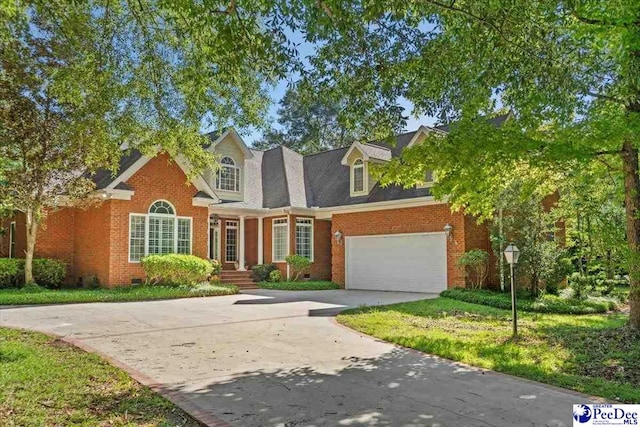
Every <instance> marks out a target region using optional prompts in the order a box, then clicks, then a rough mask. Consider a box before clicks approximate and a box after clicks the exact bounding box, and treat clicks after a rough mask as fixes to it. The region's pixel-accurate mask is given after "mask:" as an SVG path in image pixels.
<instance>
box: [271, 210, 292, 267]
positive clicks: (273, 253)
mask: <svg viewBox="0 0 640 427" xmlns="http://www.w3.org/2000/svg"><path fill="white" fill-rule="evenodd" d="M282 220H285V221H287V222H286V223H285V224H276V221H282ZM276 227H286V228H287V233H286V235H287V250H286V253H285V256H284V259H276V239H275V232H276ZM290 246H291V236H290V234H289V217H286V216H285V217H280V218H273V219H272V220H271V262H287V260H286V258H287V256H288V254H289V253H290V252H291V248H290Z"/></svg>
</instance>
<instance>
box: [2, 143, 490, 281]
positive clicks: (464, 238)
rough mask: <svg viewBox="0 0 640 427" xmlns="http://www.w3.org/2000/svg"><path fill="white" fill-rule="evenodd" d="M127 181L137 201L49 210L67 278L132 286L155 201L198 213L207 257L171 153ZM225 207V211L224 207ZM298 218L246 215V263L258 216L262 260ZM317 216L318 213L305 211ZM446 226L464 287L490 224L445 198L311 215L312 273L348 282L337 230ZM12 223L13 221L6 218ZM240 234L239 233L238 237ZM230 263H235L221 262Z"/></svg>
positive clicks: (20, 219) (205, 217) (198, 248)
mask: <svg viewBox="0 0 640 427" xmlns="http://www.w3.org/2000/svg"><path fill="white" fill-rule="evenodd" d="M126 183H127V184H128V185H129V186H130V187H131V188H133V189H134V192H135V193H134V194H133V196H132V198H131V200H120V199H115V198H114V199H110V200H106V201H104V202H103V203H101V204H99V205H97V206H94V207H90V208H87V209H84V210H83V209H71V208H69V209H62V210H59V211H56V212H53V213H51V214H50V215H49V216H48V217H47V219H46V221H45V223H44V225H43V227H42V229H41V230H40V232H39V234H38V239H37V245H36V256H38V257H51V258H59V259H62V260H64V261H65V262H67V263H68V266H69V267H68V271H69V274H68V276H69V277H68V281H69V282H73V283H77V282H81V281H87V280H93V278H95V279H97V280H98V281H99V282H100V284H102V285H103V286H117V285H129V284H130V283H132V281H135V280H142V279H144V272H143V270H142V268H141V266H140V264H139V263H132V262H129V217H130V214H147V213H148V211H149V207H150V206H151V204H152V203H153V202H155V201H157V200H166V201H168V202H170V203H171V204H172V205H173V206H174V208H175V210H176V214H177V216H179V217H190V218H192V242H191V243H192V253H193V254H194V255H197V256H199V257H202V258H207V257H208V256H209V245H210V242H209V240H210V236H209V227H210V225H209V214H210V212H209V208H208V207H206V206H194V205H193V197H194V194H195V193H196V189H195V187H194V186H193V185H191V184H189V183H188V180H187V177H186V175H185V174H184V172H183V171H182V169H181V168H180V167H179V166H178V165H177V164H176V163H174V162H171V161H170V159H169V158H168V157H167V156H166V155H159V156H157V157H155V158H153V159H151V160H150V161H148V162H147V163H146V164H145V165H144V166H143V167H142V168H141V169H140V170H138V171H137V172H136V173H135V174H133V175H132V176H131V177H130V178H129V179H128V180H127V181H126ZM220 211H221V212H222V211H223V210H222V209H221V210H220ZM297 217H298V216H296V215H293V214H286V213H280V214H274V215H272V216H269V217H261V218H257V217H256V215H253V216H251V215H248V214H247V216H246V218H245V222H244V235H245V241H244V243H245V263H246V265H247V267H249V268H250V267H251V266H253V265H255V264H257V263H258V261H259V255H258V252H259V251H258V244H259V243H258V240H259V239H258V228H259V227H258V224H259V223H258V221H262V225H263V227H262V228H263V247H262V253H263V263H270V262H272V260H273V257H272V224H273V220H274V219H276V218H288V220H289V253H292V254H293V253H295V250H296V241H295V223H296V218H297ZM300 217H305V218H313V216H306V215H300ZM15 220H16V221H17V234H18V239H17V246H16V252H17V255H18V256H23V253H24V235H25V232H24V216H23V215H21V214H18V215H17V216H16V218H15ZM226 220H234V221H238V220H239V218H238V216H232V215H228V214H227V215H222V214H219V227H220V255H221V258H222V259H223V260H224V258H225V237H226V232H225V231H226ZM446 224H450V225H452V226H453V233H452V235H451V238H450V239H449V240H448V242H447V276H448V286H450V287H452V286H459V285H464V282H465V279H464V273H463V272H462V271H460V269H459V268H458V267H457V266H456V261H457V259H458V258H459V257H460V255H461V254H463V253H464V252H465V251H468V250H469V249H473V248H481V249H484V250H487V251H489V252H490V244H489V236H488V231H487V228H486V226H483V225H477V224H476V222H475V220H474V219H473V218H470V217H467V216H465V215H463V214H462V213H452V212H451V211H450V209H449V206H448V205H446V204H430V205H426V206H421V207H412V208H396V209H391V208H390V209H385V210H368V211H366V212H362V211H361V212H353V213H334V214H333V216H332V218H331V219H318V218H313V241H314V248H313V252H314V263H313V267H312V269H311V271H310V277H311V278H312V279H316V280H333V281H334V282H336V283H339V284H342V285H344V280H345V277H344V276H345V268H344V263H345V254H344V239H343V240H342V242H340V243H337V242H336V240H335V239H334V238H333V234H334V233H335V232H336V231H338V230H340V231H341V232H342V233H343V236H345V237H347V236H359V235H377V234H398V233H420V232H442V231H443V228H444V226H445V225H446ZM4 226H5V227H7V226H8V221H6V222H5V223H4ZM239 235H240V233H239V232H238V236H239ZM7 245H8V235H6V236H4V237H3V239H2V246H0V249H2V248H5V249H4V250H5V251H6V248H7V247H8V246H7ZM276 265H277V266H278V268H279V269H280V271H281V272H282V274H283V276H285V277H286V275H287V273H288V272H287V266H286V263H284V262H278V263H276ZM223 267H224V268H225V269H233V268H235V265H234V263H225V264H223Z"/></svg>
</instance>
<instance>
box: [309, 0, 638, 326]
mask: <svg viewBox="0 0 640 427" xmlns="http://www.w3.org/2000/svg"><path fill="white" fill-rule="evenodd" d="M322 6H323V9H324V13H323V14H318V13H317V12H315V11H314V10H312V8H309V9H308V10H307V13H306V14H301V18H300V20H301V22H304V24H301V25H302V26H303V30H304V31H305V32H306V33H307V34H309V36H310V38H311V39H312V40H314V41H316V42H317V43H318V45H319V49H318V52H317V54H316V55H315V57H314V58H312V59H311V61H310V63H311V64H312V67H311V69H310V70H308V71H307V73H305V76H304V78H305V80H306V81H307V82H312V84H308V83H307V84H306V85H305V87H314V90H316V91H323V93H324V96H327V97H333V98H334V99H336V100H340V99H345V98H348V99H349V103H348V110H347V111H345V112H344V115H345V116H346V117H348V118H350V119H351V120H352V121H362V120H365V121H369V122H370V123H371V125H372V126H374V127H375V128H377V129H380V131H381V132H385V131H387V132H388V130H389V129H390V128H392V127H393V123H394V120H395V116H397V112H396V111H394V109H393V108H385V106H397V104H398V100H399V99H400V98H402V97H404V98H406V99H408V100H410V101H411V102H413V104H414V105H415V107H416V110H417V112H418V113H426V114H431V115H440V116H442V117H449V118H451V117H455V118H461V119H462V121H461V123H460V125H459V126H457V127H455V128H453V129H452V130H451V133H450V134H449V135H447V136H446V137H442V138H438V137H435V136H434V138H432V139H431V140H430V141H428V143H427V146H425V147H423V148H417V149H416V150H414V152H412V153H409V154H407V157H408V158H409V159H413V163H412V162H411V161H409V160H405V161H402V162H392V164H391V166H390V168H389V171H388V173H387V182H402V183H407V184H410V183H411V182H415V181H416V180H417V179H419V178H418V177H417V175H418V172H419V170H420V169H421V168H424V165H425V164H427V163H429V167H433V166H436V169H437V168H438V166H439V165H444V167H443V169H444V171H443V172H444V173H443V174H441V176H440V178H441V179H440V183H441V184H440V187H441V188H440V190H438V189H437V188H436V191H439V192H440V194H444V193H445V192H446V193H448V194H450V195H451V196H452V197H453V199H452V200H453V203H454V205H457V206H464V207H465V208H467V209H473V206H471V205H467V204H466V202H465V200H468V199H472V198H473V196H472V195H471V194H472V193H473V192H475V193H478V192H479V191H482V190H483V189H489V188H490V186H491V183H495V181H496V180H499V179H500V176H501V175H500V173H501V171H504V170H510V169H513V167H514V166H515V165H517V164H519V163H521V162H525V163H529V164H531V165H534V166H536V167H540V168H548V169H549V170H551V171H553V170H555V169H556V168H560V169H562V168H563V167H565V166H571V167H576V162H577V163H578V164H580V163H590V162H591V161H592V160H593V159H594V158H595V157H599V156H618V157H619V158H620V159H621V161H622V165H623V171H624V173H623V179H622V181H621V182H620V183H619V185H621V186H624V195H625V207H626V239H627V244H628V247H629V253H630V258H629V272H630V276H631V292H630V304H631V313H630V323H631V325H632V326H633V327H634V328H640V251H639V249H640V248H639V244H640V216H639V209H640V179H639V176H638V144H639V142H640V138H639V136H640V3H638V2H637V1H635V0H616V1H611V2H606V3H603V2H601V1H597V0H559V1H529V0H515V1H513V0H509V1H500V0H499V1H494V2H477V1H471V0H460V1H456V2H449V1H440V0H425V1H391V2H370V3H366V4H362V3H360V2H355V1H347V2H344V1H324V2H322ZM499 103H501V104H502V105H504V106H507V107H509V108H511V109H512V110H513V111H514V116H515V119H514V120H513V121H512V122H511V123H510V124H509V125H508V126H504V127H502V128H500V129H496V128H495V127H492V126H487V125H486V123H483V122H482V121H481V120H474V118H475V117H477V116H478V115H479V114H481V113H489V112H491V111H493V110H494V109H495V107H496V105H498V104H499ZM453 162H456V164H457V166H455V165H453ZM407 165H409V167H407ZM411 166H415V167H414V168H413V169H412V167H411ZM578 167H579V166H578ZM482 179H487V180H488V182H487V183H486V184H480V188H478V183H480V182H481V181H482ZM452 189H455V190H456V191H454V192H451V191H450V190H452ZM476 200H477V197H476ZM480 204H481V205H482V204H483V202H480Z"/></svg>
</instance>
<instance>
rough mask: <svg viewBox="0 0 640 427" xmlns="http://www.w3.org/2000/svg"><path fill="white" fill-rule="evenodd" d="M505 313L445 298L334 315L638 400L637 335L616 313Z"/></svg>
mask: <svg viewBox="0 0 640 427" xmlns="http://www.w3.org/2000/svg"><path fill="white" fill-rule="evenodd" d="M510 319H511V313H510V312H509V311H507V310H502V309H498V308H493V307H486V306H482V305H478V304H470V303H465V302H461V301H455V300H452V299H447V298H442V297H441V298H436V299H432V300H423V301H415V302H409V303H403V304H395V305H389V306H384V307H372V308H360V309H354V310H349V311H346V312H344V313H342V314H340V315H339V316H338V321H339V322H340V323H342V324H344V325H346V326H349V327H351V328H353V329H356V330H358V331H361V332H364V333H366V334H369V335H372V336H374V337H377V338H381V339H384V340H386V341H390V342H393V343H397V344H400V345H402V346H405V347H410V348H414V349H417V350H420V351H424V352H427V353H431V354H435V355H438V356H441V357H445V358H447V359H451V360H455V361H460V362H463V363H467V364H469V365H473V366H478V367H481V368H487V369H493V370H496V371H500V372H505V373H508V374H512V375H516V376H519V377H523V378H527V379H530V380H534V381H540V382H544V383H548V384H553V385H556V386H560V387H565V388H570V389H573V390H576V391H579V392H583V393H586V394H589V395H595V396H601V397H604V398H607V399H612V400H615V399H617V400H621V401H624V402H629V403H632V402H633V403H638V402H640V333H639V332H637V331H633V330H631V329H630V328H629V327H627V326H626V323H627V322H628V316H627V315H623V314H598V315H596V314H592V315H582V316H575V315H559V314H539V313H521V314H520V318H519V323H518V327H519V332H520V335H519V337H518V338H517V339H516V340H513V339H512V338H511V321H510Z"/></svg>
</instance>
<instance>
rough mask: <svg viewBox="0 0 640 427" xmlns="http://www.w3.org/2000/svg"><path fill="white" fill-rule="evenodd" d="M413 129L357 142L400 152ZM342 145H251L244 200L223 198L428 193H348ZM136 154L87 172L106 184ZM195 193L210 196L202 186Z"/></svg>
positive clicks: (414, 192)
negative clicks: (316, 148) (301, 148)
mask: <svg viewBox="0 0 640 427" xmlns="http://www.w3.org/2000/svg"><path fill="white" fill-rule="evenodd" d="M508 117H509V114H505V115H501V116H496V117H493V118H491V119H488V120H489V122H490V123H492V124H494V125H495V126H497V127H500V126H502V125H503V124H504V122H505V120H507V118H508ZM453 125H454V124H447V125H440V126H435V127H434V129H437V130H439V131H442V132H448V131H449V130H450V129H451V127H452V126H453ZM417 132H418V131H413V132H406V133H403V134H400V135H397V136H396V137H395V138H391V139H388V140H384V141H370V142H367V143H364V144H362V146H363V147H364V149H365V150H366V151H367V154H368V155H369V156H370V158H373V159H377V160H390V159H391V157H397V156H399V155H400V154H401V153H402V150H404V148H405V147H407V146H408V145H409V143H410V142H411V141H412V140H413V138H414V137H415V136H416V134H417ZM218 135H220V134H219V133H211V134H209V137H210V138H211V139H212V140H214V139H215V138H216V137H217V136H218ZM348 150H349V147H344V148H338V149H334V150H328V151H323V152H321V153H316V154H311V155H307V156H302V155H300V154H298V153H296V152H294V151H292V150H290V149H289V148H286V147H277V148H273V149H270V150H267V151H258V150H251V152H252V154H253V158H251V159H247V160H245V171H244V200H243V201H242V202H237V201H226V202H225V204H228V205H230V206H234V207H242V208H281V207H287V206H296V207H333V206H345V205H353V204H359V203H371V202H381V201H390V200H401V199H410V198H414V197H423V196H429V195H430V190H429V189H428V188H415V187H414V188H408V189H405V188H403V187H400V186H394V185H391V186H388V187H382V186H380V185H379V184H378V183H376V184H375V185H374V186H373V188H372V189H371V191H370V192H369V194H368V195H367V196H360V197H351V195H350V191H349V190H350V185H351V183H350V168H349V167H348V166H344V165H342V164H341V161H342V158H343V157H344V155H345V154H346V152H347V151H348ZM141 157H142V154H141V153H140V152H139V151H137V150H130V151H129V152H128V153H127V154H125V155H124V156H123V157H122V159H120V165H119V170H118V173H117V174H116V175H113V174H112V173H111V171H108V170H99V171H98V172H97V173H96V174H95V175H94V176H93V181H94V182H95V183H96V187H97V188H98V189H103V188H106V187H107V186H108V185H109V184H111V183H112V182H113V181H114V180H115V179H116V178H117V177H118V176H119V175H121V174H122V173H123V172H124V171H125V170H127V169H128V168H129V167H131V166H132V165H133V164H134V163H135V162H136V161H137V160H138V159H140V158H141ZM116 188H119V189H126V190H133V189H132V188H131V187H130V186H129V185H127V184H126V183H120V184H118V186H116ZM195 196H197V197H210V196H208V195H207V194H206V193H203V192H198V193H196V195H195Z"/></svg>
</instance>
